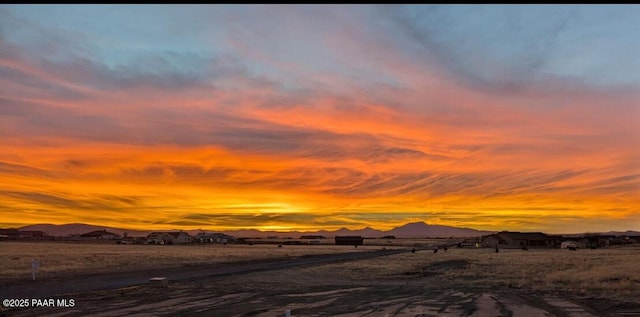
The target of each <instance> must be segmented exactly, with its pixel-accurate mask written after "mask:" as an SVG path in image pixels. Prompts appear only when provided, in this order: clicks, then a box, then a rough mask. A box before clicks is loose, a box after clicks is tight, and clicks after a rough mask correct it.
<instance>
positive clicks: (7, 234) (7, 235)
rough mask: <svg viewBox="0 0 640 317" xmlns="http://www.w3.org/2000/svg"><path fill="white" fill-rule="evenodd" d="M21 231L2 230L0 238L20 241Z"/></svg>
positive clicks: (0, 230)
mask: <svg viewBox="0 0 640 317" xmlns="http://www.w3.org/2000/svg"><path fill="white" fill-rule="evenodd" d="M19 237H20V231H18V229H13V228H12V229H0V238H2V239H7V240H8V239H18V238H19Z"/></svg>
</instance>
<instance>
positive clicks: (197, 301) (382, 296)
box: [0, 250, 640, 317]
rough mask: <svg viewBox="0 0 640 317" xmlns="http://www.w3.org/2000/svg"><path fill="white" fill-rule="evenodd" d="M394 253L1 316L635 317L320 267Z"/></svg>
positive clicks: (182, 277)
mask: <svg viewBox="0 0 640 317" xmlns="http://www.w3.org/2000/svg"><path fill="white" fill-rule="evenodd" d="M398 252H407V251H406V250H404V251H403V250H398V251H377V252H370V253H369V252H366V253H355V254H353V253H349V254H335V255H331V256H326V255H325V256H310V257H304V258H299V259H290V260H288V261H270V262H260V263H244V264H236V265H232V266H220V267H217V268H211V267H208V268H206V267H197V266H194V267H193V268H189V269H186V270H185V269H183V270H182V271H178V270H175V271H174V270H164V271H163V270H158V271H154V272H147V273H149V274H151V275H147V276H145V277H144V279H145V280H144V281H142V280H141V281H142V283H133V282H136V281H135V280H133V279H130V278H132V276H133V275H123V276H120V275H113V276H111V277H110V278H113V281H115V282H118V283H122V282H123V281H127V283H129V285H132V286H128V287H117V288H111V289H106V290H99V291H84V290H81V291H78V292H77V293H68V294H62V293H56V294H54V295H51V296H53V298H56V299H57V298H65V299H73V300H74V303H75V305H74V306H73V307H42V308H34V307H29V308H19V309H11V310H4V311H0V316H103V317H108V316H224V317H227V316H229V317H231V316H264V317H267V316H285V313H286V311H287V310H289V311H290V314H291V316H292V317H293V316H339V317H365V316H367V317H371V316H380V317H383V316H397V317H403V316H404V317H425V316H472V317H480V316H512V317H513V316H515V317H517V316H524V317H536V316H559V317H587V316H640V305H638V304H629V303H619V302H614V301H607V300H597V299H590V298H580V297H577V296H575V295H570V294H561V293H540V292H533V291H531V290H526V289H518V288H505V287H502V288H496V287H490V286H487V287H482V288H478V287H468V286H467V285H465V284H460V283H454V282H452V281H451V280H448V279H447V277H446V276H444V275H443V274H423V275H421V276H420V277H417V276H415V275H411V274H404V275H393V274H390V275H387V276H370V277H369V278H366V279H361V278H358V279H355V278H352V277H353V274H352V272H353V271H351V270H355V269H356V266H355V265H354V267H353V268H350V267H349V266H348V265H347V266H346V267H347V268H346V269H343V270H336V269H335V267H332V266H325V265H323V264H326V263H332V262H336V261H357V260H360V259H365V258H370V257H379V256H383V255H390V254H394V253H398ZM380 259H383V260H384V259H386V258H380ZM349 263H357V262H349ZM462 264H463V263H462V262H461V261H451V260H448V261H440V262H435V263H433V264H432V265H431V266H430V269H433V270H437V269H438V268H446V269H455V268H456V267H457V266H462ZM138 273H139V272H138ZM155 273H166V274H164V276H167V277H169V278H170V280H171V281H170V282H169V285H168V287H153V286H151V285H148V284H145V283H146V279H147V278H148V277H149V276H153V275H155ZM93 281H94V283H95V284H99V283H102V282H105V281H111V279H107V278H106V277H105V276H102V277H99V276H98V277H95V278H94V279H93ZM78 282H79V281H78V280H76V281H72V283H78ZM115 282H114V283H115ZM68 283H71V282H68ZM72 283H71V284H72ZM85 283H88V282H82V283H80V284H79V285H80V286H78V285H76V286H75V288H74V289H76V290H77V289H82V288H87V287H88V286H87V285H85ZM112 285H115V284H112ZM67 287H69V286H67ZM88 288H89V289H91V287H88ZM95 288H96V287H94V289H95ZM3 289H4V293H2V294H3V296H4V294H6V292H7V291H8V290H9V289H16V288H15V287H13V288H11V287H9V288H7V287H3ZM30 290H31V291H37V289H30ZM23 291H28V289H23ZM54 293H55V292H54ZM49 294H51V292H49ZM30 296H31V297H36V296H35V295H30ZM38 296H40V295H38ZM42 296H48V295H42Z"/></svg>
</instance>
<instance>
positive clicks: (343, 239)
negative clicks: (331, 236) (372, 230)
mask: <svg viewBox="0 0 640 317" xmlns="http://www.w3.org/2000/svg"><path fill="white" fill-rule="evenodd" d="M335 240H336V244H337V245H363V244H364V238H362V236H336V237H335Z"/></svg>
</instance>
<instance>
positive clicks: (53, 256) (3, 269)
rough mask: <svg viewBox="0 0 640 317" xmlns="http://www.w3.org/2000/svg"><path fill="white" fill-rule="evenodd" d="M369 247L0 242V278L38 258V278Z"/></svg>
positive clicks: (21, 275) (15, 274)
mask: <svg viewBox="0 0 640 317" xmlns="http://www.w3.org/2000/svg"><path fill="white" fill-rule="evenodd" d="M371 248H373V247H371V246H360V247H359V248H354V247H353V246H337V245H317V246H308V245H307V246H304V245H287V246H285V247H283V248H278V247H277V245H272V244H268V245H245V244H228V245H221V244H206V245H119V244H115V243H110V244H104V243H58V242H0V258H1V259H3V261H0V280H3V279H4V280H6V279H10V280H13V279H30V278H31V261H32V260H34V259H36V260H38V261H39V262H40V269H39V270H38V277H39V278H49V277H55V276H60V275H64V274H78V273H106V272H126V271H130V270H141V269H152V268H162V267H180V266H185V265H190V264H204V263H210V264H215V263H227V262H237V261H250V260H264V259H273V258H282V257H295V256H302V255H311V254H327V253H342V252H357V251H367V250H371Z"/></svg>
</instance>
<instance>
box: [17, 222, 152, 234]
mask: <svg viewBox="0 0 640 317" xmlns="http://www.w3.org/2000/svg"><path fill="white" fill-rule="evenodd" d="M18 230H34V231H42V232H44V233H45V234H46V235H48V236H53V237H66V236H69V235H72V234H84V233H87V232H91V231H95V230H107V231H109V232H113V233H116V234H119V235H120V236H122V235H123V234H124V233H125V232H126V233H127V235H129V236H131V237H142V236H147V235H148V234H149V233H151V232H152V231H139V230H129V229H121V228H113V227H107V226H96V225H89V224H85V223H68V224H64V225H52V224H48V223H45V224H37V225H29V226H24V227H21V228H18Z"/></svg>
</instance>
